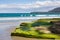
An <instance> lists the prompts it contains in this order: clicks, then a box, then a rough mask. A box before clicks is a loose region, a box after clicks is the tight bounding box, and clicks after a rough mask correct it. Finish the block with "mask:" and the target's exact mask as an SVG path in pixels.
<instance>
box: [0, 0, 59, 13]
mask: <svg viewBox="0 0 60 40" xmlns="http://www.w3.org/2000/svg"><path fill="white" fill-rule="evenodd" d="M55 7H60V1H59V0H58V1H57V0H53V1H51V0H45V1H36V2H33V3H28V4H0V10H1V11H0V12H19V11H20V12H23V11H24V12H27V11H28V12H31V11H48V10H51V9H53V8H55Z"/></svg>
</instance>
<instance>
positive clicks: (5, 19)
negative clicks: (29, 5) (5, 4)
mask: <svg viewBox="0 0 60 40" xmlns="http://www.w3.org/2000/svg"><path fill="white" fill-rule="evenodd" d="M44 18H60V13H48V12H43V13H0V40H12V39H11V36H10V34H11V31H10V30H12V28H16V27H17V26H18V25H20V23H22V22H31V21H34V20H37V19H44Z"/></svg>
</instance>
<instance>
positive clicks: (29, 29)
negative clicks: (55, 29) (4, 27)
mask: <svg viewBox="0 0 60 40" xmlns="http://www.w3.org/2000/svg"><path fill="white" fill-rule="evenodd" d="M59 20H60V19H59V18H54V19H38V20H36V21H34V22H31V23H27V22H26V23H21V24H20V26H19V28H16V30H15V31H14V32H13V33H12V34H11V35H12V36H22V37H31V38H43V39H45V38H46V39H58V38H60V36H59V35H57V34H53V33H44V32H43V31H42V32H41V30H43V29H41V28H40V29H38V30H37V29H36V28H35V27H42V26H44V27H46V28H48V27H49V26H51V25H52V24H51V23H50V21H59Z"/></svg>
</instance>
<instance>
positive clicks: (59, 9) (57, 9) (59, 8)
mask: <svg viewBox="0 0 60 40" xmlns="http://www.w3.org/2000/svg"><path fill="white" fill-rule="evenodd" d="M48 12H60V7H58V8H54V9H53V10H50V11H48Z"/></svg>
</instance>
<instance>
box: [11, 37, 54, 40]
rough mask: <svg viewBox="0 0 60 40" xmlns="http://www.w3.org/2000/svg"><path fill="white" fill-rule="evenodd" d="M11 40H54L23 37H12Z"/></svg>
mask: <svg viewBox="0 0 60 40" xmlns="http://www.w3.org/2000/svg"><path fill="white" fill-rule="evenodd" d="M12 40H54V39H36V38H25V37H17V36H12Z"/></svg>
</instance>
